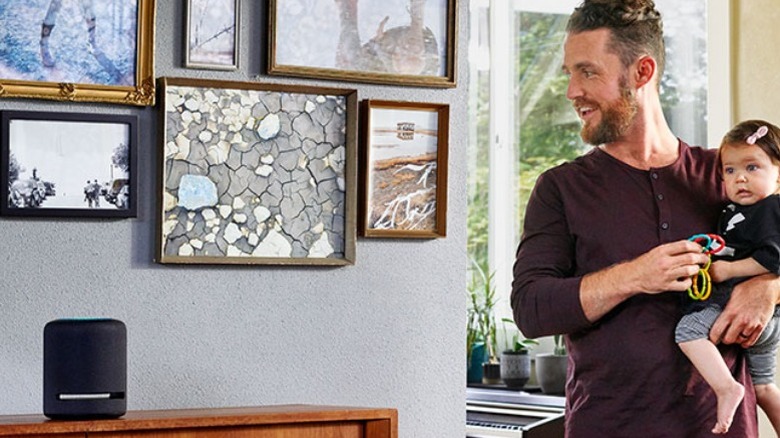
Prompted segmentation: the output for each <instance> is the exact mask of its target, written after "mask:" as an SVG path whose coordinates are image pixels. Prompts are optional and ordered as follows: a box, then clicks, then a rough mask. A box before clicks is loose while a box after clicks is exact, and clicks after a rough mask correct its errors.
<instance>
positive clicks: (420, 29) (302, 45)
mask: <svg viewBox="0 0 780 438" xmlns="http://www.w3.org/2000/svg"><path fill="white" fill-rule="evenodd" d="M456 3H457V2H456V1H455V0H339V1H336V2H329V1H319V0H301V1H295V2H290V1H282V0H269V9H268V19H269V23H268V29H269V38H268V74H270V75H282V76H297V77H303V78H317V79H330V80H341V81H344V80H349V81H356V82H369V83H378V84H390V85H406V86H421V87H438V88H448V87H455V85H456V80H455V66H456V46H457V25H456V23H457V5H456Z"/></svg>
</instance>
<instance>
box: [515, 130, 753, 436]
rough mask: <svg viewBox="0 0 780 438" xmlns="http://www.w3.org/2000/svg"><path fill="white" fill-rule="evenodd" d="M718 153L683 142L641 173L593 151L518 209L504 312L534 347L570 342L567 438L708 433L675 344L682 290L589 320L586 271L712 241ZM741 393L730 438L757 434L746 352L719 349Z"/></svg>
mask: <svg viewBox="0 0 780 438" xmlns="http://www.w3.org/2000/svg"><path fill="white" fill-rule="evenodd" d="M724 202H725V197H724V195H723V190H722V185H721V181H720V178H719V176H718V173H717V169H716V151H715V150H706V149H702V148H699V147H690V146H688V145H687V144H685V143H683V142H680V156H679V158H678V159H677V160H676V161H675V162H674V163H673V164H671V165H668V166H665V167H660V168H653V169H650V170H639V169H636V168H633V167H631V166H629V165H627V164H625V163H623V162H621V161H619V160H617V159H615V158H614V157H612V156H610V155H609V154H607V153H606V152H604V151H602V150H600V149H598V148H594V149H593V150H592V151H590V152H588V153H587V154H585V155H583V156H581V157H579V158H577V159H576V160H574V161H572V162H569V163H566V164H563V165H560V166H558V167H555V168H553V169H550V170H548V171H547V172H545V173H544V174H543V175H542V176H541V177H540V178H539V179H538V181H537V184H536V187H535V188H534V191H533V193H532V195H531V198H530V200H529V203H528V208H527V210H526V216H525V225H524V230H523V238H522V239H521V243H520V246H519V248H518V251H517V260H516V262H515V267H514V277H515V279H514V282H513V290H512V308H513V310H514V316H515V320H516V321H517V323H518V325H519V326H520V328H521V330H522V331H523V333H524V334H525V335H526V336H528V337H531V338H535V337H540V336H546V335H550V334H554V333H567V334H568V335H567V336H566V342H567V346H568V349H569V372H568V378H567V384H566V410H567V412H566V435H567V437H571V438H574V437H577V438H580V437H588V438H590V437H609V438H616V437H627V438H639V437H642V438H645V437H647V438H660V437H669V438H686V437H711V436H715V435H713V434H711V433H710V430H711V429H712V427H713V426H714V425H715V422H716V399H715V395H714V393H713V392H712V390H711V389H710V388H709V386H707V384H706V382H704V381H703V380H702V379H701V377H700V376H699V375H698V372H696V371H695V369H693V368H692V366H691V365H690V363H689V361H688V360H687V358H686V357H685V356H684V355H683V354H682V352H681V351H680V349H679V347H678V346H677V344H675V342H674V329H675V326H676V324H677V321H678V320H679V318H680V317H681V315H682V312H681V311H682V303H683V301H682V296H683V295H684V293H683V294H681V293H673V292H667V293H662V294H657V295H647V294H640V295H636V296H634V297H632V298H630V299H628V300H627V301H625V302H623V303H621V304H620V305H618V306H617V307H616V308H615V309H613V310H612V311H610V312H609V313H608V314H606V315H605V316H604V317H602V318H601V319H599V320H598V321H597V322H595V323H590V322H589V321H588V320H587V319H586V318H585V315H584V313H583V310H582V306H581V304H580V299H579V287H580V281H581V279H582V277H583V276H584V275H585V274H588V273H590V272H594V271H598V270H601V269H603V268H606V267H608V266H610V265H613V264H616V263H619V262H623V261H627V260H630V259H633V258H636V257H637V256H639V255H641V254H643V253H645V252H647V251H648V250H650V249H651V248H653V247H655V246H658V245H660V244H663V243H668V242H673V241H676V240H680V239H687V238H688V237H690V236H692V235H693V234H697V233H707V232H714V231H715V227H716V225H717V219H718V214H719V213H720V210H721V207H722V206H723V205H724ZM721 351H722V352H723V354H724V356H725V358H726V361H727V363H728V365H729V368H730V369H731V370H732V372H733V374H734V376H735V377H736V379H737V380H738V381H739V382H741V383H743V384H744V385H745V389H746V392H745V399H744V401H743V402H742V404H741V405H740V407H739V409H738V410H737V413H736V415H735V417H734V423H733V424H732V426H731V429H730V431H729V433H728V434H727V435H717V436H719V437H724V436H726V437H739V438H749V437H757V436H758V426H757V419H756V402H755V395H754V392H753V387H752V383H751V382H750V377H749V375H748V373H747V366H746V364H745V360H744V355H743V354H742V350H741V349H740V348H739V347H738V346H721Z"/></svg>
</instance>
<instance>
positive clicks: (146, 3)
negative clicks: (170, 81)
mask: <svg viewBox="0 0 780 438" xmlns="http://www.w3.org/2000/svg"><path fill="white" fill-rule="evenodd" d="M117 1H118V0H117ZM122 1H124V0H122ZM155 1H156V0H137V2H138V20H137V23H138V30H137V35H136V66H135V84H134V85H132V86H122V85H102V84H73V83H56V82H44V81H41V82H37V81H25V80H16V79H3V78H0V97H11V98H18V97H22V98H37V99H50V100H59V101H70V102H104V103H118V104H127V105H138V106H146V105H154V97H155V90H154V84H155V82H154V26H155V9H156V5H155Z"/></svg>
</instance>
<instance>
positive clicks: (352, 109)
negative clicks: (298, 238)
mask: <svg viewBox="0 0 780 438" xmlns="http://www.w3.org/2000/svg"><path fill="white" fill-rule="evenodd" d="M159 82H160V84H159V87H160V89H161V96H162V99H161V100H162V102H161V106H162V108H163V110H161V111H160V114H159V116H160V119H159V126H158V131H159V133H160V140H159V142H160V144H161V146H160V153H161V156H160V166H161V167H160V174H159V177H160V183H159V187H160V195H159V199H158V201H159V203H158V212H159V216H158V217H159V220H160V225H159V227H158V236H157V237H158V238H157V261H158V262H159V263H181V264H239V265H241V264H244V265H325V266H342V265H351V264H354V261H355V241H356V235H357V185H358V182H357V160H358V156H357V124H358V121H357V106H358V104H357V91H356V90H352V89H340V88H323V87H310V86H289V85H279V84H261V83H257V82H236V81H217V80H199V79H188V78H160V80H159ZM174 87H193V88H197V89H204V90H208V89H214V90H239V91H241V90H249V91H261V92H271V93H279V94H310V95H316V96H331V97H340V98H343V99H345V109H346V111H345V112H346V116H345V125H344V127H343V129H344V135H345V145H344V146H345V157H344V159H345V164H344V175H343V177H344V188H343V191H342V193H343V194H344V203H345V204H344V215H343V225H344V230H343V235H344V240H343V252H344V254H343V257H341V258H337V257H248V256H228V255H219V256H205V255H199V256H181V255H166V254H165V239H166V237H165V233H164V230H163V227H164V225H165V219H166V217H165V215H166V211H165V203H164V198H165V197H166V178H167V176H168V167H169V163H168V160H167V158H166V143H167V139H166V136H167V135H168V131H169V124H170V123H172V121H171V118H169V117H168V109H167V108H168V90H169V89H171V88H174ZM215 122H216V121H215ZM171 135H172V134H171ZM177 188H178V186H177V187H176V189H177Z"/></svg>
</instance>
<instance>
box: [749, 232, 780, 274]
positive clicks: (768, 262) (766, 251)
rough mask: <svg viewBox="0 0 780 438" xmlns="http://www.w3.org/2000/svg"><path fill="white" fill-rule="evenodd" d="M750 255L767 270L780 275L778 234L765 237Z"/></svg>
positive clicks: (779, 237)
mask: <svg viewBox="0 0 780 438" xmlns="http://www.w3.org/2000/svg"><path fill="white" fill-rule="evenodd" d="M751 257H752V258H753V260H755V261H756V262H758V264H760V265H761V266H763V267H765V268H766V269H767V270H768V271H769V272H771V273H773V274H777V275H780V235H776V236H772V237H771V238H769V239H766V240H765V241H764V242H763V244H762V245H761V247H759V248H758V249H756V250H755V251H753V254H751Z"/></svg>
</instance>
